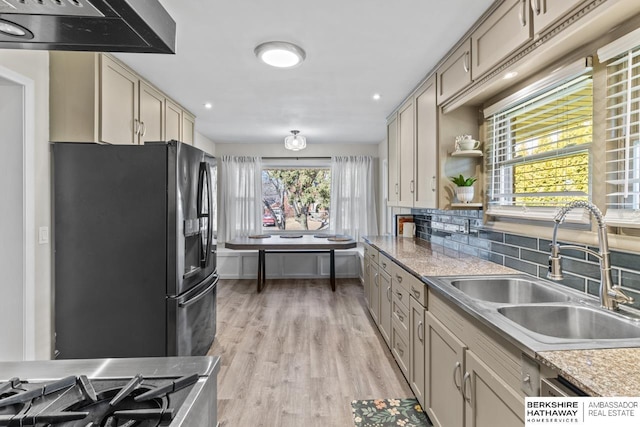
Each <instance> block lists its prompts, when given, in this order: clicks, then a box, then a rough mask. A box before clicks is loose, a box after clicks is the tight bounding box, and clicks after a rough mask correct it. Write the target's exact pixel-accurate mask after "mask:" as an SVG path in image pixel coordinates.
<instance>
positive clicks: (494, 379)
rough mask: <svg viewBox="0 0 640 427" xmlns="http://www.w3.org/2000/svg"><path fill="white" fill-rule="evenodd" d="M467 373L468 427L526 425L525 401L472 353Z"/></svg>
mask: <svg viewBox="0 0 640 427" xmlns="http://www.w3.org/2000/svg"><path fill="white" fill-rule="evenodd" d="M465 371H466V372H465V374H464V378H463V385H462V387H463V388H464V390H463V391H464V392H463V396H464V399H465V411H464V414H465V423H464V425H465V427H495V426H509V427H511V426H514V427H516V426H523V425H524V399H523V398H522V397H521V396H520V395H518V394H517V393H515V392H514V391H513V390H512V389H511V388H510V387H509V386H508V385H507V384H506V383H505V382H504V381H502V379H500V377H499V376H498V375H497V374H496V373H495V372H494V371H493V370H491V369H490V368H489V367H488V366H487V365H485V364H484V363H483V362H482V361H481V360H480V359H479V358H478V356H476V355H475V354H474V353H473V351H469V350H467V351H466V354H465Z"/></svg>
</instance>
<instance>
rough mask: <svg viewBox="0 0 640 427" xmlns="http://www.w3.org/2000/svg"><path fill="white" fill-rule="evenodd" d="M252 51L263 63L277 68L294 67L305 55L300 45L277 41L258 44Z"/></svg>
mask: <svg viewBox="0 0 640 427" xmlns="http://www.w3.org/2000/svg"><path fill="white" fill-rule="evenodd" d="M253 52H254V53H255V54H256V56H257V57H258V58H259V59H260V60H261V61H262V62H264V63H265V64H267V65H271V66H272V67H277V68H291V67H295V66H296V65H300V64H302V61H304V59H305V58H306V56H307V54H306V53H305V52H304V50H302V48H301V47H300V46H296V45H295V44H293V43H289V42H278V41H274V42H265V43H262V44H259V45H258V46H257V47H256V48H255V49H254V51H253Z"/></svg>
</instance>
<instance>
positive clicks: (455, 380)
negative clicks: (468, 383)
mask: <svg viewBox="0 0 640 427" xmlns="http://www.w3.org/2000/svg"><path fill="white" fill-rule="evenodd" d="M457 372H460V375H462V364H461V363H460V362H456V366H455V367H454V368H453V385H455V386H456V388H457V389H458V391H460V392H461V391H462V389H461V388H460V385H459V384H458V376H457V375H456V373H457Z"/></svg>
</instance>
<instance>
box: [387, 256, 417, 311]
mask: <svg viewBox="0 0 640 427" xmlns="http://www.w3.org/2000/svg"><path fill="white" fill-rule="evenodd" d="M412 277H413V276H412V274H411V273H409V272H408V271H407V270H405V269H404V268H402V267H400V266H399V265H398V264H396V263H393V264H391V281H392V282H393V284H394V285H396V286H394V287H395V288H402V289H404V290H405V291H406V292H407V293H409V289H411V288H410V285H409V282H410V281H411V278H412ZM403 303H405V304H406V305H407V307H409V301H408V300H406V299H405V300H404V301H403Z"/></svg>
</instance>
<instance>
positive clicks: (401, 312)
mask: <svg viewBox="0 0 640 427" xmlns="http://www.w3.org/2000/svg"><path fill="white" fill-rule="evenodd" d="M391 310H392V311H391V318H392V319H393V320H394V321H395V322H396V323H397V325H398V327H399V329H400V331H399V332H401V333H402V334H403V338H405V339H406V341H407V342H408V341H409V310H407V307H405V305H404V304H403V303H401V302H400V301H399V300H398V297H397V295H396V294H393V298H392V300H391Z"/></svg>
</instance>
